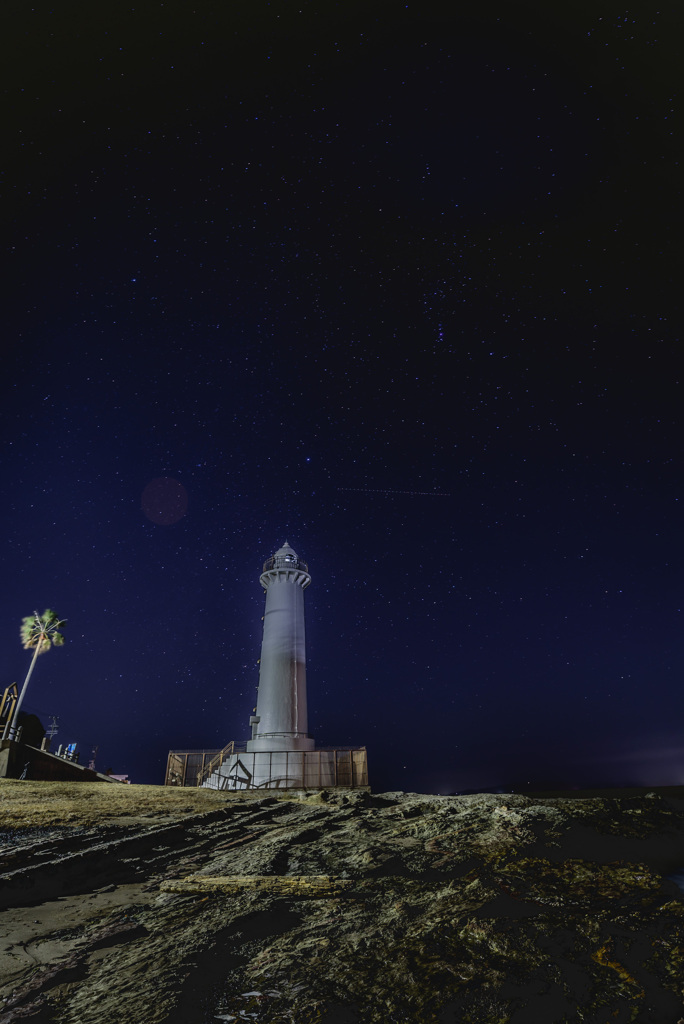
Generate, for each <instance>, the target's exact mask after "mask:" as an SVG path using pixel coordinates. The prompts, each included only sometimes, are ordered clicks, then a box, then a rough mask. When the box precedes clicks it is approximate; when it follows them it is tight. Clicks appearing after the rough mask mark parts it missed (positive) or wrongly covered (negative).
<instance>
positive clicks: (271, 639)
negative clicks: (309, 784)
mask: <svg viewBox="0 0 684 1024" xmlns="http://www.w3.org/2000/svg"><path fill="white" fill-rule="evenodd" d="M259 582H260V583H261V586H262V587H263V588H264V590H265V591H266V610H265V612H264V636H263V640H262V641H261V660H260V663H259V691H258V695H257V706H256V715H252V717H251V718H250V720H249V723H250V725H251V726H252V738H251V740H249V742H248V743H247V750H248V751H250V752H251V751H265V750H268V751H277V750H313V749H314V741H313V740H312V739H311V738H310V737H309V735H308V733H307V714H306V643H305V630H304V591H305V590H306V588H307V587H308V586H309V584H310V583H311V577H310V576H309V567H308V566H307V564H306V562H303V561H302V560H301V559H300V558H299V556H298V555H297V553H296V551H294V550H293V548H291V547H290V545H289V544H288V542H287V541H285V543H284V544H283V546H282V548H279V549H278V550H277V551H276V553H275V555H273V557H272V558H269V559H268V560H267V561H266V562H265V563H264V571H263V572H262V574H261V576H260V578H259Z"/></svg>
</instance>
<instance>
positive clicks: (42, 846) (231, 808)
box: [0, 782, 684, 1024]
mask: <svg viewBox="0 0 684 1024" xmlns="http://www.w3.org/2000/svg"><path fill="white" fill-rule="evenodd" d="M10 785H11V787H21V786H22V785H24V786H26V785H28V784H25V783H20V782H12V783H9V782H8V783H6V784H5V786H10ZM40 785H41V784H38V783H34V784H33V786H34V787H36V786H38V787H40ZM42 785H43V786H45V787H48V786H49V785H50V784H47V783H46V784H42ZM96 787H97V788H96ZM62 788H63V787H62ZM122 788H123V787H121V788H119V787H115V786H107V785H106V784H92V785H91V784H84V783H74V784H73V789H72V790H71V791H70V793H71V796H72V797H73V799H72V800H71V808H72V810H71V811H70V812H69V814H66V813H65V812H63V811H62V812H60V814H61V816H60V814H57V813H53V812H54V806H53V808H52V812H51V796H50V791H49V789H44V790H40V789H39V790H37V791H36V792H38V796H39V798H40V800H41V806H42V809H43V814H42V817H38V818H37V817H36V814H33V815H32V816H31V815H28V816H25V817H24V818H22V817H21V815H17V814H14V816H13V815H12V813H10V810H9V808H10V804H11V800H10V801H9V803H8V802H7V796H8V794H9V795H10V796H11V795H12V794H14V795H15V796H16V794H17V793H19V792H21V791H20V790H17V789H16V788H11V789H7V788H3V787H0V831H1V832H2V835H1V836H0V843H1V844H2V845H1V846H0V860H1V861H2V871H3V875H2V877H1V878H0V906H1V907H2V908H3V909H2V910H1V911H0V997H1V998H2V999H3V1000H4V1003H0V1006H4V1009H3V1010H1V1011H0V1021H1V1022H2V1024H10V1022H15V1021H17V1022H19V1021H21V1022H33V1024H39V1022H44V1024H48V1022H52V1024H103V1022H104V1024H109V1022H111V1024H162V1022H168V1024H171V1022H173V1024H209V1022H214V1021H250V1022H254V1024H285V1022H288V1024H290V1022H291V1024H314V1022H315V1024H353V1022H359V1024H375V1022H377V1024H433V1022H434V1024H438V1022H444V1024H456V1022H458V1024H461V1022H463V1024H468V1022H473V1024H474V1022H492V1024H496V1022H500V1024H504V1022H505V1024H533V1022H543V1024H553V1022H555V1021H558V1022H561V1021H567V1022H573V1024H574V1022H576V1021H588V1022H592V1024H593V1022H596V1024H613V1022H617V1024H621V1022H626V1021H637V1022H639V1024H642V1022H643V1024H648V1022H653V1024H670V1022H671V1024H678V1022H679V1024H684V1000H683V995H684V894H683V893H682V891H681V890H680V888H679V886H678V884H677V883H676V881H675V880H673V877H674V876H675V875H676V873H677V871H679V870H680V869H681V868H682V865H684V792H682V791H681V790H675V791H672V792H669V793H667V794H666V795H663V792H664V791H662V792H660V793H651V794H648V793H643V794H641V795H637V796H629V797H628V796H624V795H623V796H603V797H593V798H586V799H579V798H567V797H564V798H555V799H554V798H532V797H524V796H514V795H510V796H509V795H472V796H457V797H438V796H424V795H415V794H404V793H384V794H373V795H371V794H370V793H342V792H339V793H309V794H300V795H299V796H295V797H294V798H292V797H291V798H289V799H283V798H281V797H280V798H279V797H275V796H265V795H260V796H247V795H244V796H240V795H228V794H226V795H224V794H213V795H212V798H211V802H207V798H205V797H203V796H201V795H200V794H198V793H192V792H190V791H187V790H184V791H181V792H180V795H179V796H175V797H174V800H175V802H174V801H172V800H171V798H170V796H169V793H168V791H165V790H163V789H161V788H160V789H159V790H158V791H157V799H156V801H155V793H154V792H153V793H152V796H151V797H150V792H149V791H150V787H126V789H127V797H126V800H127V801H128V802H127V803H126V806H125V807H124V809H123V811H122V807H121V789H122ZM138 789H139V790H141V791H142V790H143V789H145V790H146V791H147V794H146V796H145V801H146V802H144V801H143V802H144V805H145V808H146V809H145V810H144V811H141V809H140V806H139V804H140V801H138V803H136V790H138ZM89 791H92V792H93V793H97V798H98V801H99V804H98V806H99V810H98V811H97V813H89V814H80V815H79V813H77V810H76V811H74V808H76V809H78V807H79V806H80V805H81V803H83V805H85V803H87V798H88V799H90V797H88V796H87V795H88V792H89ZM105 791H107V792H110V793H111V796H109V797H108V796H107V793H106V792H105ZM25 792H28V791H25ZM3 797H5V799H4V800H3ZM108 799H111V801H112V813H111V814H109V815H108V813H107V800H108ZM140 800H142V797H140ZM117 801H118V802H117ZM150 801H152V808H153V809H152V810H150V809H149V808H150V806H151V804H150ZM155 803H156V805H157V807H158V810H157V812H156V813H155V809H154V807H155ZM115 804H116V806H115ZM103 808H104V809H103ZM3 811H4V812H5V813H4V814H3ZM667 876H672V877H667Z"/></svg>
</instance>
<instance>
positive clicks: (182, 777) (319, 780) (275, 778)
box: [165, 742, 368, 790]
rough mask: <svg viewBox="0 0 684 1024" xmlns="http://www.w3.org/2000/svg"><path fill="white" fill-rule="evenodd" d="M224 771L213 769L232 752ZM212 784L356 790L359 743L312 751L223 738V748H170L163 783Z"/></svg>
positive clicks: (360, 774)
mask: <svg viewBox="0 0 684 1024" xmlns="http://www.w3.org/2000/svg"><path fill="white" fill-rule="evenodd" d="M233 755H237V756H236V757H234V761H233V763H232V764H231V769H230V773H229V774H228V773H225V774H224V773H222V772H220V771H219V769H220V768H221V766H222V765H223V764H224V763H225V761H226V760H227V759H228V758H229V757H231V756H233ZM207 782H209V785H210V787H211V788H212V789H221V790H223V789H225V790H236V789H237V790H245V789H251V790H255V789H328V788H334V789H337V788H340V789H357V788H359V787H367V786H368V758H367V753H366V748H365V747H318V748H317V749H316V750H271V751H269V750H266V751H250V752H247V750H246V746H244V745H242V746H238V745H237V744H235V743H232V742H231V743H229V744H228V745H227V746H225V747H224V748H223V750H172V751H170V752H169V760H168V765H167V770H166V783H165V784H166V785H167V786H185V787H190V786H192V787H195V786H201V785H203V784H206V783H207Z"/></svg>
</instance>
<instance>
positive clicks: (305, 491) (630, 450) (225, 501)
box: [0, 0, 684, 793]
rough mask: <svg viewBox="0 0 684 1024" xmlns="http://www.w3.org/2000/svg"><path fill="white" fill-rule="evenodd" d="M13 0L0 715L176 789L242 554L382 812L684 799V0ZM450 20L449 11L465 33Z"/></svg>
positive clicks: (239, 660)
mask: <svg viewBox="0 0 684 1024" xmlns="http://www.w3.org/2000/svg"><path fill="white" fill-rule="evenodd" d="M656 6H657V5H652V4H643V5H640V6H639V7H638V8H630V9H629V10H627V9H625V8H624V6H621V5H619V4H617V3H614V2H612V0H611V2H607V3H605V4H596V3H595V2H592V3H583V2H578V3H574V4H572V5H555V4H548V3H546V2H543V3H542V2H541V0H540V2H530V0H526V2H521V3H516V4H510V3H505V4H500V5H497V4H495V3H486V2H485V3H483V4H478V5H461V4H454V3H449V4H440V3H436V2H433V0H421V2H420V3H414V2H409V3H405V2H400V3H399V2H396V3H395V2H378V0H364V2H357V0H345V2H344V3H337V2H334V0H329V2H322V0H308V2H307V0H300V2H298V3H290V2H289V0H280V2H272V3H265V2H263V0H235V2H231V3H230V4H223V3H216V2H208V0H198V2H197V3H195V4H192V5H190V4H187V3H184V2H183V3H181V2H178V0H172V2H165V3H163V4H162V3H157V2H142V3H140V4H137V5H136V6H134V7H133V6H129V5H127V4H123V3H120V2H119V0H116V2H104V3H99V4H96V5H94V4H90V3H89V4H86V3H81V2H65V3H60V4H58V5H54V6H51V5H46V4H40V3H38V4H36V5H35V6H32V7H29V6H28V5H26V4H19V3H17V4H12V5H10V8H9V16H8V19H7V25H8V28H7V29H6V31H5V33H4V35H5V39H4V51H5V52H4V55H3V60H2V71H1V75H2V79H3V94H4V101H3V119H4V121H5V124H4V129H3V149H4V177H5V190H4V195H5V199H4V204H3V208H2V218H3V225H2V226H3V231H2V234H3V239H4V250H3V251H4V256H3V283H4V285H5V287H4V289H3V292H4V302H3V314H4V315H3V320H4V329H3V332H2V333H3V335H4V339H5V340H4V343H3V351H4V355H3V373H2V377H1V378H0V380H1V384H0V387H1V392H2V402H1V403H0V424H1V430H0V442H1V445H2V456H1V462H0V465H1V466H2V478H3V502H2V520H1V521H2V527H3V529H2V533H3V538H4V544H3V546H2V550H3V553H2V564H1V568H0V572H1V577H2V580H3V586H2V590H1V592H0V669H1V671H2V687H4V686H5V685H7V684H8V683H11V682H13V681H15V680H16V681H17V682H19V683H21V682H22V681H23V677H24V674H25V671H26V668H27V667H28V662H29V655H28V653H27V652H24V651H23V650H22V648H21V645H20V642H19V625H20V622H21V619H22V617H23V616H24V615H28V614H30V613H31V612H33V611H34V610H37V611H39V612H41V611H42V610H43V609H44V608H45V607H52V608H54V609H55V610H56V611H57V613H58V614H59V615H60V617H64V618H67V619H68V626H67V629H66V632H65V636H66V640H67V642H66V645H65V646H64V647H63V648H62V649H59V650H54V651H51V652H50V653H49V654H46V655H45V656H42V657H41V658H40V659H39V661H38V663H37V666H36V670H35V674H34V676H33V679H32V681H31V684H30V688H29V691H28V694H27V697H26V701H25V708H26V710H29V711H33V712H35V713H37V714H38V715H39V717H41V720H42V721H43V724H44V725H46V726H47V725H49V722H50V716H51V715H56V716H58V718H59V723H58V728H59V732H58V735H57V736H56V737H55V743H57V742H64V743H67V742H72V741H76V742H77V743H78V746H79V749H80V750H81V760H82V762H83V761H87V760H88V759H89V752H90V749H91V748H92V747H93V746H94V745H97V746H98V748H99V750H98V755H97V766H98V768H99V769H101V770H104V769H105V768H107V767H109V768H112V769H113V770H114V771H115V772H118V773H128V774H129V776H130V777H131V779H132V780H133V781H134V782H140V783H161V782H162V781H163V778H164V769H165V765H166V755H167V751H168V750H169V749H193V748H204V747H206V748H218V747H221V746H223V745H224V744H225V743H227V742H228V741H229V740H231V739H235V740H239V741H242V740H245V739H246V738H247V736H248V732H249V729H248V719H249V715H250V714H251V712H252V708H253V707H254V705H255V703H256V684H257V679H258V665H257V659H258V658H259V653H260V650H259V649H260V642H261V616H262V614H263V601H264V598H263V591H262V589H261V587H260V585H259V581H258V577H259V574H260V572H261V566H262V563H263V561H264V560H265V559H266V558H267V557H269V556H270V555H271V554H272V553H273V552H274V551H275V550H276V548H278V547H279V546H280V545H281V544H282V543H283V542H284V541H285V539H286V538H287V539H288V540H289V541H290V543H291V544H292V545H293V546H294V547H295V549H296V550H297V552H298V554H299V555H300V557H302V558H304V559H305V560H306V561H307V562H308V564H309V569H310V572H311V576H312V579H313V583H312V585H311V587H310V588H309V589H308V590H307V593H306V602H307V657H308V689H309V726H310V732H311V734H312V735H313V736H314V738H315V739H316V741H317V743H319V744H320V745H333V744H336V743H337V744H341V745H342V744H344V745H348V744H358V745H364V744H365V745H366V746H367V748H368V758H369V770H370V774H371V783H372V785H373V788H374V789H375V790H377V791H382V790H389V789H394V790H396V789H404V790H414V791H422V792H441V793H448V792H458V791H464V790H476V789H482V788H488V787H497V786H499V787H504V788H505V787H517V788H520V789H524V788H525V787H528V788H531V789H535V788H536V789H540V788H542V789H543V788H565V787H568V788H571V787H573V786H574V787H577V786H592V785H640V786H641V785H643V786H649V785H657V784H660V785H666V784H684V741H683V740H682V733H681V722H682V720H683V718H684V695H683V692H682V684H681V680H682V671H683V669H684V640H683V637H682V625H683V619H684V615H683V614H682V602H683V601H684V594H683V593H682V568H683V566H682V556H683V555H684V543H683V539H682V538H683V532H682V526H683V524H682V506H683V504H684V497H683V496H682V454H681V448H682V437H683V428H684V414H683V409H682V386H681V375H682V373H683V372H684V366H683V365H682V355H681V348H680V344H681V343H680V336H679V328H680V320H679V313H680V298H679V293H680V290H681V269H682V268H681V255H680V254H681V242H680V239H681V232H682V216H681V213H682V206H681V179H682V167H681V163H680V157H681V139H682V132H681V129H682V125H681V106H680V104H681V61H680V52H681V44H682V40H683V38H684V16H683V15H682V11H681V10H680V8H679V7H678V6H677V5H674V4H669V5H665V8H663V9H661V10H660V11H657V10H656V9H655V7H656ZM471 8H472V9H471Z"/></svg>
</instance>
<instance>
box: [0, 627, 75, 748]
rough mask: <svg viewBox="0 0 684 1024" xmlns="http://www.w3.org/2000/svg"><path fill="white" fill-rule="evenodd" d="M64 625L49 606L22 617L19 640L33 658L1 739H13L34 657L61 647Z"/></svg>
mask: <svg viewBox="0 0 684 1024" xmlns="http://www.w3.org/2000/svg"><path fill="white" fill-rule="evenodd" d="M65 625H66V619H58V618H57V614H56V613H55V612H53V611H52V609H51V608H46V609H45V611H44V612H43V614H42V615H39V614H38V612H34V613H33V615H27V616H26V618H24V619H22V622H21V629H20V631H19V635H20V637H21V642H22V644H23V646H24V648H25V649H26V650H33V658H32V659H31V664H30V666H29V670H28V672H27V673H26V679H25V680H24V685H23V686H22V688H21V693H20V694H19V700H18V701H17V703H16V705H15V708H14V713H13V715H12V717H11V719H10V721H9V722H8V723H7V725H6V726H5V731H4V734H3V739H14V734H15V729H14V723H15V722H16V721H17V720H18V718H19V712H20V710H21V705H22V702H23V700H24V694H25V693H26V687H27V686H28V683H29V679H30V678H31V673H32V672H33V667H34V665H35V664H36V658H37V657H38V655H39V654H44V653H45V651H49V650H50V648H51V647H61V646H62V644H63V643H64V637H63V636H62V634H61V633H60V632H59V630H60V629H62V628H63V627H64V626H65Z"/></svg>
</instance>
